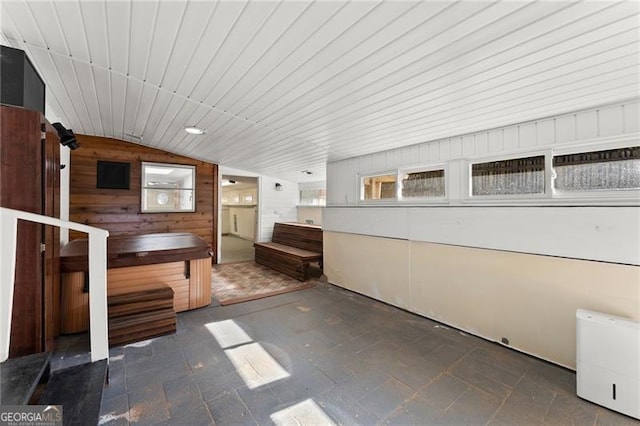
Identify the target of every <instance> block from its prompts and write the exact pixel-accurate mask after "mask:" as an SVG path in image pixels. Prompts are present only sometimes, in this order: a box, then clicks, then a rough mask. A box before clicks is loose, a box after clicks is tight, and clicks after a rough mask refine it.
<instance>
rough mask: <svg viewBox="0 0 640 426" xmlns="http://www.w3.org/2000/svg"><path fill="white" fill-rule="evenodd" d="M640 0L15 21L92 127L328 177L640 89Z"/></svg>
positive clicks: (36, 14) (11, 28)
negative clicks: (346, 167) (378, 158)
mask: <svg viewBox="0 0 640 426" xmlns="http://www.w3.org/2000/svg"><path fill="white" fill-rule="evenodd" d="M639 7H640V2H637V1H630V2H592V1H591V2H568V1H558V2H553V1H544V2H524V1H506V2H480V1H466V2H462V3H455V2H449V1H442V2H411V1H402V2H373V1H355V2H342V1H319V2H307V1H282V2H271V1H256V2H240V1H224V2H209V1H117V0H108V1H39V2H35V1H32V2H24V1H6V0H4V1H2V5H1V9H0V14H1V15H0V22H1V30H2V36H3V38H4V42H5V43H8V44H9V45H10V46H12V47H17V48H20V49H23V50H25V51H26V52H27V54H28V56H29V57H30V58H31V59H32V61H33V63H34V64H35V66H36V68H37V69H38V71H39V73H40V74H41V75H42V77H43V78H44V80H45V83H46V85H47V103H48V108H49V111H50V114H51V115H52V116H55V117H57V118H59V119H60V120H61V121H62V122H63V124H64V125H65V126H66V127H70V128H72V129H73V130H74V131H75V132H76V133H84V134H89V135H99V136H107V137H115V138H119V139H124V140H129V141H133V142H137V143H142V144H144V145H149V146H152V147H157V148H161V149H164V150H167V151H171V152H175V153H179V154H183V155H187V156H190V157H194V158H199V159H203V160H207V161H210V162H214V163H218V164H221V165H223V166H227V167H232V168H235V169H240V170H247V171H251V172H254V173H260V174H266V175H270V176H274V177H279V178H281V179H288V180H291V181H314V180H322V179H324V177H325V164H326V162H327V161H332V160H338V159H343V158H349V157H353V156H358V155H362V154H367V153H371V152H377V151H382V150H386V149H390V148H396V147H401V146H406V145H411V144H416V143H420V142H426V141H430V140H435V139H441V138H445V137H448V136H454V135H460V134H464V133H468V132H472V131H478V130H483V129H489V128H493V127H498V126H502V125H507V124H513V123H516V122H521V121H527V120H531V119H535V118H541V117H545V116H548V115H553V114H559V113H564V112H568V111H574V110H578V109H582V108H588V107H593V106H596V105H601V104H604V103H609V102H615V101H619V100H624V99H629V98H631V97H634V96H637V94H638V92H639V90H640V87H639V83H638V80H639V77H638V75H639V74H638V73H639V62H640V61H639V58H638V51H639V35H638V34H639V31H638V26H639V15H638V13H639ZM48 114H49V112H48ZM187 125H197V126H199V127H202V128H204V129H206V132H207V133H206V135H204V136H192V135H188V134H187V133H185V132H184V130H183V128H184V126H187ZM130 135H135V136H140V137H142V140H141V141H139V140H137V139H135V138H133V137H132V136H130ZM303 170H311V171H312V172H313V173H314V174H312V175H307V174H303V173H301V172H302V171H303Z"/></svg>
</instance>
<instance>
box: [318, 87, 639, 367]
mask: <svg viewBox="0 0 640 426" xmlns="http://www.w3.org/2000/svg"><path fill="white" fill-rule="evenodd" d="M639 113H640V109H639V104H638V99H635V100H633V101H629V102H626V103H621V104H617V105H606V106H603V107H600V108H593V109H591V110H588V111H579V112H575V113H572V114H564V115H562V116H557V117H550V118H545V119H541V120H535V121H531V122H527V123H521V124H518V125H514V126H509V127H505V128H500V129H492V130H489V131H485V132H478V133H474V134H469V135H460V136H458V137H452V138H448V139H444V140H437V141H433V142H427V143H423V144H420V145H415V146H411V147H407V148H403V149H396V150H391V151H387V152H380V153H375V154H371V155H366V156H362V157H358V158H352V159H348V160H343V161H338V162H333V163H329V164H328V165H327V176H328V180H327V196H328V200H327V204H328V206H327V207H326V208H325V210H324V213H323V229H324V231H325V236H324V241H325V257H324V273H325V275H326V276H327V278H328V280H329V282H331V283H334V284H336V285H340V286H343V287H345V288H349V289H352V290H354V291H357V292H360V293H363V294H366V295H368V296H371V297H375V298H377V299H380V300H383V301H385V302H387V303H391V304H393V305H396V306H400V307H402V308H404V309H408V310H410V311H412V312H415V313H418V314H421V315H425V316H427V317H431V318H434V319H436V320H439V321H442V322H445V323H447V324H450V325H452V326H454V327H457V328H460V329H462V330H465V331H468V332H470V333H473V334H476V335H479V336H482V337H485V338H487V339H490V340H495V341H498V342H499V341H500V339H501V338H502V337H507V338H508V339H509V341H510V342H511V346H512V347H514V348H517V349H519V350H522V351H525V352H528V353H531V354H534V355H536V356H539V357H542V358H545V359H548V360H551V361H553V362H556V363H558V364H561V365H565V366H568V367H571V368H573V367H575V310H576V309H577V308H587V309H591V310H596V311H598V310H600V311H603V312H606V313H611V314H617V315H620V316H627V317H631V318H633V319H635V320H636V321H640V267H639V266H638V265H640V201H639V199H638V198H637V197H635V195H632V196H625V194H629V192H628V191H627V192H620V193H618V194H614V195H613V197H611V198H608V197H607V196H606V195H607V194H604V195H598V196H596V197H595V198H588V197H583V199H579V198H574V199H561V198H553V196H548V197H546V198H544V197H543V198H538V199H527V200H523V199H520V200H517V199H508V198H505V199H503V200H490V201H486V200H480V201H478V200H474V199H470V197H469V196H468V194H469V178H468V174H467V170H468V164H469V162H470V161H471V160H474V161H475V160H477V159H485V158H490V157H498V158H499V157H500V156H508V157H511V156H512V155H520V154H529V153H545V154H549V153H551V154H553V153H558V154H562V153H566V152H567V150H571V149H573V148H578V149H582V148H585V149H587V148H589V147H595V150H597V149H608V148H607V147H611V148H615V147H621V146H637V145H638V144H639V141H640V133H639V129H640V126H639V121H640V115H639ZM563 151H564V152H563ZM429 165H442V166H443V167H444V168H445V170H446V176H447V178H446V179H447V180H446V183H447V192H448V193H447V195H448V197H447V199H445V200H441V201H440V202H438V203H432V204H429V203H423V204H420V203H413V204H408V203H402V202H395V201H394V202H387V203H384V202H383V203H377V204H376V203H371V202H366V201H365V202H363V201H360V200H359V199H358V198H359V195H358V190H359V179H360V176H362V175H363V174H368V173H381V172H382V173H384V172H389V171H391V172H395V170H397V169H399V168H411V167H414V166H429ZM549 172H550V171H549Z"/></svg>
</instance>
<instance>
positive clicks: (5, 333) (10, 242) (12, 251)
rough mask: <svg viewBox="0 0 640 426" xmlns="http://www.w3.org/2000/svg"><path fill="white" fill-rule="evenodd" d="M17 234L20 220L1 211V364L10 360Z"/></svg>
mask: <svg viewBox="0 0 640 426" xmlns="http://www.w3.org/2000/svg"><path fill="white" fill-rule="evenodd" d="M17 234H18V219H17V218H16V217H15V216H13V215H9V214H5V213H4V212H3V211H0V242H1V245H0V284H1V285H0V362H3V361H6V359H7V358H9V339H10V338H11V315H12V313H13V287H14V286H13V281H14V279H15V274H16V242H17ZM9 283H11V285H9Z"/></svg>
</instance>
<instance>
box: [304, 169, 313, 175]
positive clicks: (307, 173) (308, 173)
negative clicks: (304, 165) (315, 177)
mask: <svg viewBox="0 0 640 426" xmlns="http://www.w3.org/2000/svg"><path fill="white" fill-rule="evenodd" d="M302 173H304V174H305V175H312V174H313V172H312V171H311V170H303V171H302Z"/></svg>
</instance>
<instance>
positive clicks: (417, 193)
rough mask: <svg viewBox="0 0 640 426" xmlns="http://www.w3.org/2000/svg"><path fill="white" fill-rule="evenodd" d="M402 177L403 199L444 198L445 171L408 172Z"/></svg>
mask: <svg viewBox="0 0 640 426" xmlns="http://www.w3.org/2000/svg"><path fill="white" fill-rule="evenodd" d="M401 177H402V198H404V199H410V198H429V197H444V196H445V182H444V170H443V169H440V170H428V171H415V172H410V173H409V172H406V173H402V174H401Z"/></svg>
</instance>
